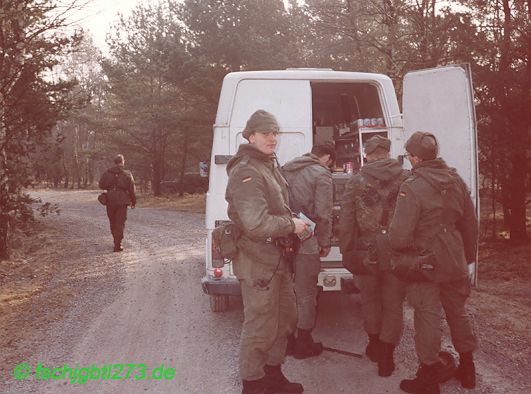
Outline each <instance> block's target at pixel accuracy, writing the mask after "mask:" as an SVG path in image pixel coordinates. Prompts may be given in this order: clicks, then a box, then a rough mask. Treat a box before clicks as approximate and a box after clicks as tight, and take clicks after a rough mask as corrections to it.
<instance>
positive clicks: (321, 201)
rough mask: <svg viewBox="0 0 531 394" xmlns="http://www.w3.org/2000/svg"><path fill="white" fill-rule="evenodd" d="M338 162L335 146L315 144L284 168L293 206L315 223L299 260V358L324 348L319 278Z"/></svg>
mask: <svg viewBox="0 0 531 394" xmlns="http://www.w3.org/2000/svg"><path fill="white" fill-rule="evenodd" d="M334 160H335V149H334V145H333V144H332V143H329V144H322V145H315V146H314V147H313V148H312V151H311V152H310V153H307V154H305V155H303V156H300V157H297V158H295V159H293V160H292V161H290V162H288V163H286V164H285V165H284V166H283V167H282V173H283V174H284V176H285V177H286V180H287V181H288V184H289V190H290V193H289V195H290V207H291V209H292V210H293V212H294V213H296V214H298V213H303V214H304V215H305V216H306V217H308V218H309V219H310V220H312V221H313V222H314V223H315V224H316V227H315V236H312V237H311V238H309V239H307V240H305V241H304V242H302V244H301V246H300V248H299V252H298V254H297V257H296V258H295V295H296V296H297V313H298V318H297V336H295V335H293V336H292V337H291V338H290V342H291V344H292V346H291V347H292V349H291V351H292V352H293V355H294V356H295V358H307V357H313V356H318V355H319V354H321V353H322V352H323V346H322V344H321V343H319V342H314V340H313V337H312V330H313V328H314V327H315V317H316V312H317V311H316V306H317V277H318V276H319V271H320V270H321V256H323V257H324V256H327V255H328V253H330V238H331V236H332V200H333V190H332V174H331V172H330V165H331V164H332V163H333V162H334Z"/></svg>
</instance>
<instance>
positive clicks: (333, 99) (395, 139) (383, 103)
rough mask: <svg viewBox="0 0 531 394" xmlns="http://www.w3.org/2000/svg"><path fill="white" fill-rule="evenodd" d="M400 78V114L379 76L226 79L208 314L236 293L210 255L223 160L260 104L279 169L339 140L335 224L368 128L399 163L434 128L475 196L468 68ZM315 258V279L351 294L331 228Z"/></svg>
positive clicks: (287, 74) (294, 73)
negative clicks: (410, 142) (268, 119)
mask: <svg viewBox="0 0 531 394" xmlns="http://www.w3.org/2000/svg"><path fill="white" fill-rule="evenodd" d="M403 82H404V84H403V92H404V93H403V98H402V103H403V110H404V111H403V115H402V114H401V113H400V110H399V105H398V100H397V97H396V93H395V90H394V87H393V84H392V82H391V79H390V78H389V77H387V76H385V75H382V74H370V73H358V72H344V71H333V70H331V69H287V70H278V71H248V72H236V73H230V74H228V75H227V76H225V79H224V80H223V86H222V88H221V94H220V98H219V104H218V111H217V115H216V123H215V124H214V139H213V145H212V157H211V163H210V180H209V188H208V193H207V197H206V228H207V238H206V248H205V257H206V275H205V277H203V278H202V280H201V284H202V287H203V290H204V292H205V293H206V294H208V295H209V296H210V305H211V309H212V310H213V311H224V310H225V309H226V308H227V307H228V300H229V296H231V295H239V294H240V287H239V283H238V280H237V279H236V277H235V276H234V274H233V271H232V265H231V264H230V262H227V261H222V260H219V259H216V256H215V255H214V259H213V252H212V238H211V234H212V230H213V229H214V228H215V227H216V226H219V225H220V224H222V223H224V222H226V221H228V216H227V202H226V201H225V189H226V186H227V172H226V164H227V162H228V160H229V159H230V158H231V157H232V155H234V154H235V153H236V152H237V150H238V146H239V145H240V144H241V143H246V142H247V141H246V140H245V139H244V138H243V137H242V131H243V129H244V127H245V123H246V121H247V119H248V118H249V116H250V115H251V114H252V113H253V112H254V111H256V110H257V109H264V110H266V111H269V112H271V113H273V114H274V115H275V117H276V118H277V120H278V122H279V124H280V131H281V133H280V138H279V141H280V142H279V144H278V146H277V156H278V160H279V162H280V164H281V165H283V164H284V163H286V162H287V161H289V160H291V159H293V158H294V157H296V156H300V155H302V154H304V153H307V152H309V151H310V150H311V148H312V145H313V144H314V143H320V142H323V141H326V140H331V141H334V142H335V146H336V156H337V161H336V169H335V171H334V173H333V181H334V223H337V219H338V217H339V210H340V206H339V201H340V199H341V193H342V191H343V187H344V184H345V182H346V181H347V179H348V178H349V177H350V176H351V174H352V172H356V170H357V169H358V168H359V167H360V166H362V165H363V142H364V141H366V140H367V139H368V138H370V137H371V136H373V135H374V134H381V135H384V136H387V137H388V138H390V139H391V141H392V145H391V156H392V157H395V158H399V159H400V160H402V159H403V154H404V143H405V141H406V140H407V138H408V136H409V135H411V134H412V133H413V132H415V131H418V130H424V131H431V132H433V133H434V134H435V135H436V136H437V138H438V140H439V144H440V155H441V156H442V157H443V158H444V159H445V160H446V162H447V163H448V164H449V165H450V166H452V167H456V168H457V170H458V172H459V174H460V175H461V176H462V177H463V178H464V180H465V181H466V182H467V184H468V186H469V188H470V190H471V192H472V198H473V200H474V201H476V202H477V199H478V194H477V179H478V176H477V149H476V147H477V145H476V122H475V112H474V104H473V93H472V80H471V75H470V69H469V67H468V65H455V66H447V67H440V68H434V69H428V70H420V71H415V72H411V73H408V74H407V75H406V76H405V78H404V81H403ZM405 164H406V165H407V164H409V163H405ZM478 206H479V204H477V203H476V207H478ZM321 261H322V264H321V272H320V274H319V282H318V284H319V286H321V287H322V290H323V291H343V292H353V291H356V288H355V287H354V286H353V284H352V274H350V273H349V272H348V271H347V270H345V269H344V268H343V265H342V258H341V254H340V252H339V248H338V239H337V233H336V232H335V231H334V237H333V239H332V250H331V253H330V254H329V255H328V256H327V257H325V258H322V259H321Z"/></svg>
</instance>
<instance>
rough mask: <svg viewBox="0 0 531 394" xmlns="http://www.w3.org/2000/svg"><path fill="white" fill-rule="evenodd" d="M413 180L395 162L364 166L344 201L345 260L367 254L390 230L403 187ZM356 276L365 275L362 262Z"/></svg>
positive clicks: (349, 185) (342, 245) (341, 232)
mask: <svg viewBox="0 0 531 394" xmlns="http://www.w3.org/2000/svg"><path fill="white" fill-rule="evenodd" d="M408 176H409V171H407V170H404V169H403V168H402V166H401V164H400V163H399V162H398V161H397V160H395V159H381V160H376V161H373V162H369V163H367V164H366V165H364V166H363V167H362V168H361V170H360V172H359V173H358V174H355V175H353V176H352V178H351V179H350V180H349V182H348V183H347V185H346V187H345V192H344V194H343V197H342V200H341V215H340V220H339V240H340V249H341V253H342V254H343V260H344V262H346V260H349V259H351V260H357V258H356V257H354V256H355V254H356V252H357V251H367V250H368V248H369V245H371V244H374V242H375V237H376V236H377V235H379V234H382V229H386V228H387V227H388V224H389V222H390V221H391V218H392V216H393V212H394V208H395V204H396V198H397V195H398V190H399V188H400V185H401V183H402V182H403V181H404V180H405V179H406V178H407V177H408ZM349 263H352V264H354V265H355V271H356V273H362V271H363V269H362V268H361V267H360V266H359V264H361V262H360V261H354V262H349Z"/></svg>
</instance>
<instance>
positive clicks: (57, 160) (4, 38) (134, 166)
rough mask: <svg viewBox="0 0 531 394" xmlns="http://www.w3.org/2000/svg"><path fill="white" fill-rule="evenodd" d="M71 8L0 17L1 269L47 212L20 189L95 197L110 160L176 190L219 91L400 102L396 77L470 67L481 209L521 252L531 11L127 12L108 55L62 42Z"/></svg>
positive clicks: (414, 2) (42, 7) (200, 5)
mask: <svg viewBox="0 0 531 394" xmlns="http://www.w3.org/2000/svg"><path fill="white" fill-rule="evenodd" d="M85 3H86V1H85ZM83 6H84V2H83V1H80V0H69V1H65V0H63V1H55V0H2V1H1V2H0V260H1V259H2V258H5V257H7V255H8V253H9V233H10V231H11V230H12V229H13V228H16V227H17V226H21V225H22V224H23V223H25V222H27V221H29V220H31V218H32V217H33V216H34V215H35V214H36V213H39V214H41V215H45V214H46V213H48V212H50V211H52V210H53V209H54V208H53V207H50V206H49V205H46V204H41V205H38V204H35V201H34V199H32V197H31V196H30V194H29V192H28V190H29V188H30V187H31V186H35V185H48V186H53V187H60V188H65V189H72V188H90V187H94V186H95V184H96V183H97V178H98V176H99V174H100V173H101V171H102V170H103V169H104V168H105V167H106V166H108V164H109V158H110V157H112V156H113V155H114V154H116V152H121V153H123V154H124V155H125V157H126V164H127V167H128V168H130V169H131V170H132V172H133V173H134V174H135V179H136V181H137V184H138V187H139V188H140V189H142V190H144V191H149V192H150V193H153V194H154V195H160V194H161V184H163V183H164V182H166V181H175V182H177V184H179V183H180V184H181V186H182V184H183V183H184V182H185V180H186V177H187V176H190V174H193V173H196V172H198V164H199V162H208V161H209V157H210V143H211V137H212V135H211V134H212V124H213V123H214V118H215V111H216V106H217V100H218V97H219V92H220V88H221V82H222V80H223V77H224V76H225V75H226V74H227V73H229V72H233V71H244V70H268V69H285V68H290V67H323V68H332V69H334V70H345V71H361V72H377V73H383V74H386V75H389V76H390V77H391V78H392V80H393V82H394V84H395V87H396V89H397V90H398V92H400V89H401V81H402V79H403V76H404V75H405V73H407V72H408V71H411V70H417V69H424V68H430V67H437V66H443V65H447V64H460V63H468V64H470V66H471V69H472V75H473V83H474V94H475V104H476V117H477V126H478V139H479V169H480V176H481V184H480V187H481V195H482V197H483V200H484V201H485V202H486V203H487V204H488V205H489V207H490V214H489V215H491V217H492V218H496V217H497V216H500V217H501V218H502V222H503V226H505V227H506V228H507V229H508V238H510V239H511V240H514V241H524V240H526V239H527V230H526V226H527V223H526V221H527V218H528V215H527V213H526V212H527V207H528V205H529V203H530V202H531V200H530V197H529V196H530V188H531V179H530V178H531V177H530V171H529V162H530V157H531V153H530V148H529V147H530V143H529V142H530V141H529V139H530V125H531V122H530V120H531V111H530V110H529V109H530V107H531V105H530V88H531V64H530V62H529V56H530V54H531V22H530V21H531V0H463V1H460V0H448V1H440V0H305V1H296V0H289V1H282V0H181V1H178V0H159V1H158V2H151V3H143V2H139V4H138V5H137V6H136V8H135V9H134V10H133V11H132V12H131V14H129V15H127V16H124V15H120V14H118V15H117V16H116V20H115V22H114V24H113V25H112V26H110V27H109V30H108V32H107V45H108V48H109V50H108V52H107V53H104V52H102V51H101V50H100V49H99V48H97V47H96V46H95V45H94V43H93V41H92V39H91V36H90V35H89V34H87V32H85V31H83V30H80V29H73V28H72V26H71V21H70V19H69V17H68V15H69V12H71V11H72V10H74V9H76V8H79V7H83ZM181 190H182V187H181ZM485 202H484V203H485ZM498 225H499V223H498ZM496 226H497V221H496V220H492V221H491V226H490V229H489V234H490V236H491V237H496V236H497V234H498V231H497V229H496Z"/></svg>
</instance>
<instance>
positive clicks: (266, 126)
mask: <svg viewBox="0 0 531 394" xmlns="http://www.w3.org/2000/svg"><path fill="white" fill-rule="evenodd" d="M279 130H280V128H279V126H278V122H277V119H276V118H275V116H274V115H273V114H272V113H270V112H267V111H264V110H263V109H259V110H258V111H256V112H255V113H254V114H252V115H251V117H250V118H249V120H248V121H247V124H246V125H245V129H243V133H242V135H243V138H245V139H247V140H249V137H250V135H251V134H252V133H269V132H271V131H279Z"/></svg>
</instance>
